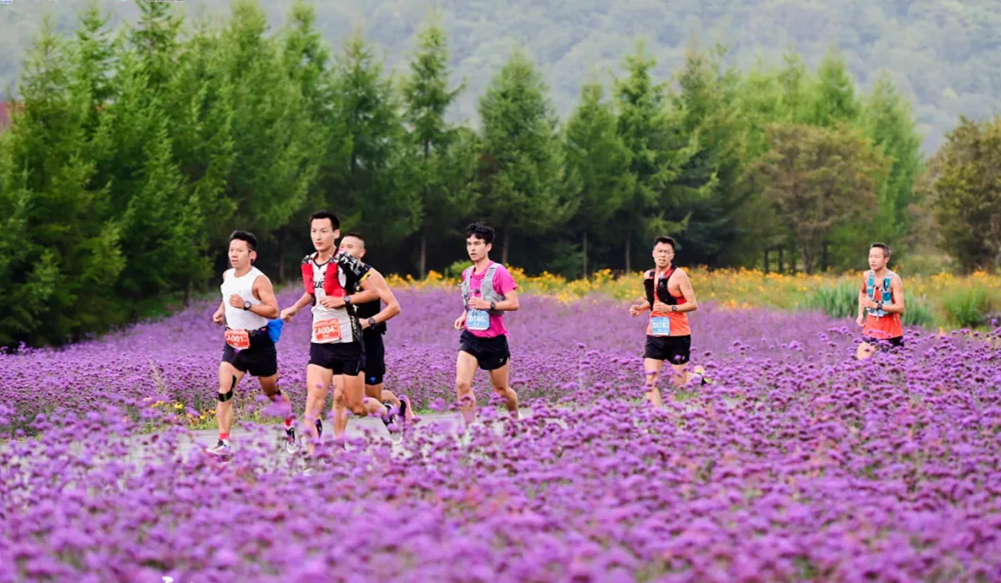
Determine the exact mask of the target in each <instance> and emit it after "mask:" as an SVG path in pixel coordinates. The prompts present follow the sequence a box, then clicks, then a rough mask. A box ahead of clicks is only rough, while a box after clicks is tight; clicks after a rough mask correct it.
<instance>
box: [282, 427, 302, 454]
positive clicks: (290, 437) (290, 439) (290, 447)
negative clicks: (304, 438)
mask: <svg viewBox="0 0 1001 583" xmlns="http://www.w3.org/2000/svg"><path fill="white" fill-rule="evenodd" d="M297 451H299V440H298V439H296V438H295V427H286V428H285V453H287V454H289V455H292V454H294V453H295V452H297Z"/></svg>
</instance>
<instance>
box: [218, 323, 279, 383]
mask: <svg viewBox="0 0 1001 583" xmlns="http://www.w3.org/2000/svg"><path fill="white" fill-rule="evenodd" d="M222 361H223V362H228V363H230V364H232V365H233V368H235V369H236V370H238V371H240V372H243V373H250V374H251V375H253V376H255V377H270V376H274V375H276V374H278V351H277V350H275V343H274V342H272V341H271V336H269V335H268V333H267V331H266V330H265V331H255V332H251V334H250V348H246V349H244V350H237V349H235V348H233V347H232V346H230V345H229V344H226V345H224V347H223V349H222Z"/></svg>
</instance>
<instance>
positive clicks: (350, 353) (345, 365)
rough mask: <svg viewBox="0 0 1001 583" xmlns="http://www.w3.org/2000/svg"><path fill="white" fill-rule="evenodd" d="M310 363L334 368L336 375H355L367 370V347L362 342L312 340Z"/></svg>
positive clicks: (329, 368) (328, 368)
mask: <svg viewBox="0 0 1001 583" xmlns="http://www.w3.org/2000/svg"><path fill="white" fill-rule="evenodd" d="M309 364H315V365H316V366H319V367H322V368H325V369H327V370H332V371H334V374H335V375H348V376H355V375H357V374H358V373H360V372H361V371H363V370H365V349H364V347H363V346H362V343H361V342H334V343H332V344H317V343H315V342H312V343H310V345H309Z"/></svg>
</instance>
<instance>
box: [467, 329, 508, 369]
mask: <svg viewBox="0 0 1001 583" xmlns="http://www.w3.org/2000/svg"><path fill="white" fill-rule="evenodd" d="M459 352H465V353H467V354H471V355H473V357H475V358H476V361H477V362H478V363H479V366H480V368H481V369H483V370H497V369H498V368H501V367H502V366H504V365H505V364H507V361H508V360H509V359H510V358H511V351H510V350H509V349H508V345H507V336H495V337H493V338H481V337H479V336H476V335H474V334H472V333H471V332H470V331H469V330H463V331H462V336H460V337H459Z"/></svg>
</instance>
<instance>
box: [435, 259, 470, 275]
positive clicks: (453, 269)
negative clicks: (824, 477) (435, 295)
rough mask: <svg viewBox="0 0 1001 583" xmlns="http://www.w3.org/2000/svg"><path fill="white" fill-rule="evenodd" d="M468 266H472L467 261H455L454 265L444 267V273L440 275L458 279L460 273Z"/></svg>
mask: <svg viewBox="0 0 1001 583" xmlns="http://www.w3.org/2000/svg"><path fill="white" fill-rule="evenodd" d="M470 265H472V262H470V261H469V260H468V259H460V260H459V261H456V262H455V263H453V264H451V265H449V266H448V267H446V268H445V272H444V273H442V275H444V276H445V277H459V276H461V275H462V272H463V271H464V270H465V269H466V268H467V267H469V266H470Z"/></svg>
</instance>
